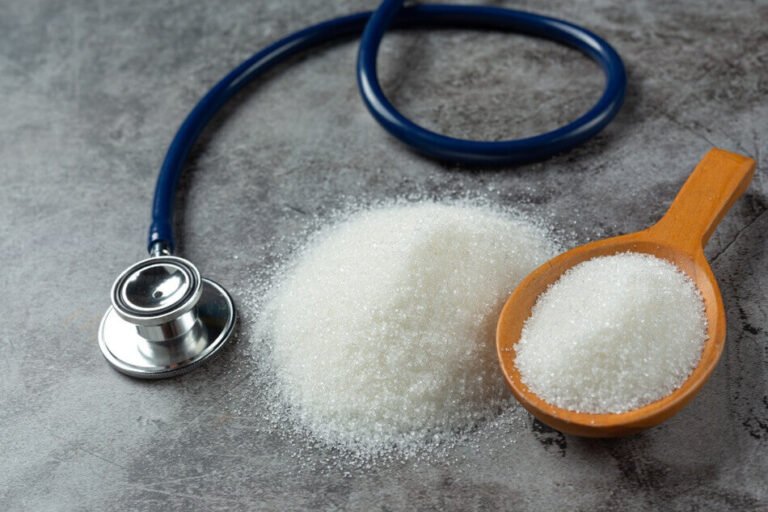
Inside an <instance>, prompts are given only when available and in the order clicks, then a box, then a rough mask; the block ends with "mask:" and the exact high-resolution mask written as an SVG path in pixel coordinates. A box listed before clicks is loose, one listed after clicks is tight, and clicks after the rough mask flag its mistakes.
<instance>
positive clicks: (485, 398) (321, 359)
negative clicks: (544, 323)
mask: <svg viewBox="0 0 768 512" xmlns="http://www.w3.org/2000/svg"><path fill="white" fill-rule="evenodd" d="M556 250H557V248H556V246H555V245H554V244H553V243H552V242H551V241H550V240H549V239H548V236H547V233H546V232H545V231H544V230H542V229H541V228H538V227H536V226H535V225H534V224H532V223H531V222H529V221H526V220H524V219H521V218H520V217H516V216H513V215H510V214H509V213H504V212H501V211H498V210H495V209H492V208H489V207H479V206H469V205H455V204H454V205H446V204H436V203H431V202H430V203H423V202H422V203H416V204H407V205H402V204H401V205H395V206H390V207H380V208H376V209H372V210H367V211H362V212H358V213H357V214H355V215H353V216H352V217H350V218H348V219H347V220H346V221H343V222H341V223H340V224H337V225H335V226H332V227H330V228H327V229H325V230H323V231H321V232H320V233H319V235H318V236H317V237H315V239H314V241H313V242H311V243H310V244H309V246H308V247H307V248H306V249H305V250H304V251H303V252H302V253H301V254H300V256H299V258H298V259H297V261H296V262H295V263H294V264H293V265H292V266H290V267H289V270H288V271H287V272H286V273H285V276H284V278H283V281H282V282H281V283H280V284H279V285H278V287H277V289H276V291H275V294H274V296H273V298H272V299H271V300H270V303H269V304H268V308H267V314H268V316H269V318H270V325H271V327H270V330H271V333H270V337H271V341H272V345H273V348H272V354H273V356H272V357H273V359H274V361H273V363H274V366H275V373H276V377H277V380H278V385H279V388H280V390H281V394H282V395H283V397H284V399H285V400H287V401H288V402H289V403H290V404H291V406H292V407H291V409H292V410H293V411H294V414H295V415H296V416H298V419H299V420H300V421H301V423H302V424H303V425H305V427H306V428H308V429H309V430H310V431H311V432H312V433H313V435H314V436H315V437H316V438H319V439H321V440H323V441H324V442H329V443H335V444H339V445H341V446H344V447H347V448H348V447H352V448H353V449H354V450H359V451H363V452H365V451H367V452H376V451H379V450H382V449H385V450H386V449H390V448H391V447H393V446H401V445H407V444H409V443H414V442H421V440H423V439H425V437H428V438H429V439H440V438H441V436H449V435H450V433H451V432H454V431H457V430H461V429H465V428H468V427H471V426H472V425H473V424H475V423H476V422H477V421H480V420H482V419H483V418H488V417H490V416H492V415H494V414H497V413H498V409H499V407H500V406H501V405H502V404H504V403H507V400H508V396H509V395H508V392H507V390H506V387H505V385H504V383H503V380H502V378H501V372H500V371H499V369H498V363H497V361H496V355H495V345H494V332H495V326H496V321H497V317H498V313H499V311H500V309H501V306H502V305H503V303H504V301H505V299H506V298H507V296H508V295H509V293H510V292H511V291H512V290H513V288H514V287H515V285H516V284H517V283H518V282H519V281H520V280H521V279H522V278H523V277H524V276H525V275H526V274H528V273H529V272H530V271H531V270H533V269H534V268H535V267H536V266H538V265H539V264H541V263H542V262H544V261H545V260H547V259H549V258H550V257H551V256H552V255H553V254H554V253H555V252H556Z"/></svg>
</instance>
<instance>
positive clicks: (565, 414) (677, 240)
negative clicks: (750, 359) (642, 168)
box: [496, 148, 755, 437]
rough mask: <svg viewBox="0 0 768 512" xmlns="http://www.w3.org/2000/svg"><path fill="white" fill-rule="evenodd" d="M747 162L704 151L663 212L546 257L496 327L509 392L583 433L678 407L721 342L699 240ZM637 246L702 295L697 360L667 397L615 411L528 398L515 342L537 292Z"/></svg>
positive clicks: (595, 433)
mask: <svg viewBox="0 0 768 512" xmlns="http://www.w3.org/2000/svg"><path fill="white" fill-rule="evenodd" d="M754 170H755V162H754V160H752V159H750V158H747V157H744V156H741V155H738V154H736V153H731V152H729V151H725V150H722V149H717V148H714V149H712V150H710V151H709V152H708V153H707V154H706V155H705V156H704V158H703V159H702V160H701V162H699V164H698V165H697V166H696V169H695V170H694V171H693V173H692V174H691V175H690V177H689V178H688V180H687V181H686V182H685V184H684V185H683V187H682V189H681V190H680V192H679V193H678V195H677V197H676V198H675V200H674V202H673V203H672V205H671V206H670V208H669V210H668V212H667V213H666V214H665V215H664V217H662V219H661V220H660V221H659V222H657V223H656V224H655V225H653V226H651V227H650V228H648V229H645V230H643V231H639V232H636V233H631V234H628V235H623V236H618V237H615V238H608V239H605V240H599V241H596V242H592V243H589V244H586V245H583V246H580V247H577V248H575V249H572V250H570V251H568V252H566V253H563V254H561V255H559V256H557V257H555V258H553V259H552V260H550V261H548V262H546V263H545V264H543V265H542V266H540V267H539V268H537V269H536V270H534V271H533V272H532V273H531V274H530V275H529V276H528V277H526V278H525V279H524V280H523V281H522V282H521V283H520V285H519V286H518V287H517V288H516V289H515V291H514V292H513V293H512V295H511V296H510V298H509V299H508V300H507V303H506V304H505V306H504V308H503V310H502V312H501V316H500V317H499V323H498V326H497V331H496V345H497V351H498V356H499V361H500V363H501V368H502V371H503V372H504V376H505V378H506V381H507V383H508V385H509V387H510V388H511V390H512V393H513V394H514V395H515V397H516V398H517V399H518V400H519V401H520V403H521V404H522V405H523V406H524V407H525V408H526V409H527V410H528V411H529V412H531V414H533V415H534V416H536V417H537V418H538V419H539V420H541V421H542V422H544V423H546V424H547V425H549V426H551V427H553V428H555V429H557V430H560V431H562V432H565V433H568V434H573V435H578V436H588V437H615V436H623V435H629V434H633V433H636V432H639V431H641V430H643V429H646V428H649V427H652V426H654V425H658V424H659V423H661V422H662V421H664V420H666V419H668V418H669V417H671V416H672V415H674V414H675V413H677V412H678V411H680V409H682V408H683V406H685V404H687V403H688V402H689V401H690V400H691V399H692V398H693V397H694V396H695V395H696V393H697V392H698V391H699V390H700V389H701V386H702V385H703V384H704V382H705V381H706V380H707V378H708V377H709V375H710V374H711V373H712V370H713V369H714V367H715V365H716V364H717V361H718V359H719V358H720V354H721V353H722V350H723V344H724V342H725V311H724V308H723V301H722V297H721V295H720V290H719V288H718V286H717V281H716V280H715V277H714V275H713V274H712V270H711V268H710V267H709V263H708V262H707V259H706V257H705V256H704V245H705V244H706V243H707V241H708V240H709V238H710V236H711V235H712V233H713V232H714V230H715V228H716V227H717V224H718V223H719V222H720V221H721V220H722V218H723V216H724V215H725V213H726V212H727V211H728V210H729V209H730V207H731V206H732V205H733V203H734V202H735V201H736V199H738V198H739V196H741V194H743V193H744V191H745V190H746V189H747V187H748V186H749V183H750V181H751V179H752V176H753V174H754ZM627 251H631V252H641V253H647V254H652V255H654V256H657V257H659V258H663V259H665V260H668V261H670V262H672V263H674V264H675V265H677V266H678V268H680V269H681V270H682V271H683V272H685V273H686V274H687V275H688V276H690V277H691V279H692V280H693V281H694V283H695V284H696V286H697V287H698V288H699V290H700V291H701V295H702V297H703V298H704V305H705V312H706V317H707V323H708V325H707V336H708V337H707V341H706V342H705V345H704V349H703V351H702V356H701V359H700V361H699V364H698V365H697V366H696V368H695V369H694V371H693V373H692V374H691V375H690V377H689V378H688V379H687V380H686V381H685V382H684V383H683V385H682V386H681V387H680V388H678V389H677V390H675V391H674V392H672V393H671V394H670V395H667V396H666V397H664V398H662V399H660V400H657V401H656V402H653V403H651V404H648V405H646V406H644V407H641V408H638V409H634V410H631V411H628V412H626V413H622V414H588V413H579V412H573V411H568V410H565V409H561V408H559V407H555V406H554V405H552V404H549V403H547V402H545V401H544V400H542V399H541V398H539V397H538V396H536V394H534V393H533V392H532V391H531V390H530V389H528V387H527V386H526V385H525V384H524V383H523V382H522V380H521V378H520V374H519V372H518V370H517V367H516V366H515V344H516V343H517V342H518V340H519V339H520V333H521V332H522V329H523V325H524V323H525V321H526V320H527V319H528V318H529V317H530V316H531V309H532V308H533V306H534V304H535V303H536V300H537V299H538V297H539V295H541V294H542V293H543V292H544V291H545V290H546V289H547V287H549V286H550V285H551V284H553V283H554V282H555V281H557V280H558V278H559V277H560V276H561V275H562V274H563V272H565V271H566V270H567V269H569V268H571V267H573V266H574V265H578V264H579V263H581V262H583V261H586V260H588V259H591V258H594V257H597V256H607V255H611V254H616V253H620V252H627Z"/></svg>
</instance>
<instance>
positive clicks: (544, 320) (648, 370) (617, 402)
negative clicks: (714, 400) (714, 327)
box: [516, 253, 706, 413]
mask: <svg viewBox="0 0 768 512" xmlns="http://www.w3.org/2000/svg"><path fill="white" fill-rule="evenodd" d="M705 340H706V319H705V316H704V304H703V302H702V299H701V296H700V294H699V291H698V289H697V288H696V286H695V285H694V284H693V282H692V281H691V280H690V278H689V277H688V276H686V275H685V274H683V273H682V272H681V271H680V270H679V269H678V268H677V267H675V266H674V265H673V264H671V263H668V262H667V261H664V260H661V259H659V258H655V257H653V256H649V255H644V254H638V253H622V254H617V255H613V256H605V257H599V258H594V259H591V260H588V261H585V262H583V263H581V264H579V265H576V266H574V267H573V268H571V269H570V270H568V271H567V272H566V273H565V274H564V275H563V276H562V277H561V278H560V279H559V280H558V281H557V282H555V283H554V284H553V285H552V286H551V287H550V288H549V289H548V290H547V291H546V292H544V293H543V294H542V295H541V297H539V299H538V301H537V303H536V305H535V306H534V308H533V311H532V315H531V317H530V318H529V319H528V320H527V321H526V323H525V326H524V327H523V332H522V336H521V338H520V341H519V342H518V345H517V346H516V352H517V355H516V366H517V368H518V369H519V371H520V376H521V378H522V380H523V382H524V383H525V384H526V385H527V386H528V387H529V388H530V389H531V391H533V392H534V393H536V394H537V395H538V396H540V397H541V398H543V399H544V400H546V401H547V402H549V403H551V404H553V405H556V406H559V407H562V408H565V409H569V410H573V411H579V412H590V413H620V412H625V411H628V410H631V409H635V408H637V407H641V406H643V405H646V404H649V403H651V402H653V401H656V400H658V399H660V398H662V397H664V396H666V395H668V394H669V393H671V392H672V391H674V390H675V389H677V388H678V387H679V386H680V385H681V384H682V383H683V381H685V379H686V378H687V377H688V376H689V375H690V373H691V371H692V370H693V369H694V368H695V366H696V365H697V364H698V361H699V358H700V357H701V351H702V347H703V345H704V341H705Z"/></svg>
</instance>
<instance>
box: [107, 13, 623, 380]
mask: <svg viewBox="0 0 768 512" xmlns="http://www.w3.org/2000/svg"><path fill="white" fill-rule="evenodd" d="M425 26H430V27H434V26H438V27H476V28H491V29H503V30H508V31H512V32H519V33H523V34H529V35H532V36H536V37H541V38H545V39H551V40H553V41H556V42H559V43H562V44H566V45H568V46H572V47H574V48H576V49H578V50H580V51H581V52H583V53H585V54H586V55H587V56H589V57H591V58H592V59H594V60H595V61H596V62H597V63H598V64H599V65H600V66H601V67H602V69H603V72H604V73H605V77H606V83H605V89H604V91H603V94H602V96H601V97H600V99H599V100H598V102H597V103H596V104H595V105H594V106H593V107H592V108H591V109H590V110H589V111H588V112H586V113H585V114H583V115H582V116H580V117H579V118H578V119H576V120H575V121H572V122H570V123H568V124H566V125H564V126H562V127H560V128H557V129H555V130H553V131H550V132H547V133H543V134H540V135H535V136H533V137H527V138H524V139H515V140H505V141H499V142H480V141H473V140H464V139H456V138H452V137H446V136H444V135H440V134H438V133H435V132H432V131H429V130H427V129H425V128H422V127H421V126H418V125H417V124H415V123H413V122H412V121H410V120H408V119H407V118H406V117H405V116H403V115H402V114H401V113H400V112H398V111H397V110H396V109H395V107H394V106H393V105H392V104H391V103H390V102H389V100H388V99H387V98H386V96H385V95H384V92H383V91H382V89H381V85H380V84H379V80H378V76H377V73H376V58H377V54H378V50H379V45H380V44H381V40H382V37H383V36H384V33H385V32H386V30H387V29H388V28H390V27H394V28H411V27H425ZM360 32H362V37H361V40H360V48H359V53H358V59H357V81H358V87H359V90H360V94H361V95H362V98H363V101H364V102H365V105H366V106H367V107H368V110H369V111H370V112H371V114H373V117H374V118H375V119H376V121H378V123H379V124H381V125H382V126H383V127H384V129H386V130H387V131H388V132H389V133H390V134H392V135H394V136H395V137H397V138H398V139H400V140H401V141H402V142H404V143H405V144H407V145H409V146H411V147H412V148H413V149H415V150H416V151H418V152H420V153H423V154H425V155H427V156H430V157H433V158H436V159H439V160H443V161H447V162H454V163H464V164H470V165H501V164H514V163H520V162H525V161H532V160H540V159H543V158H546V157H548V156H551V155H553V154H555V153H559V152H562V151H565V150H567V149H570V148H572V147H574V146H576V145H578V144H581V143H582V142H584V141H586V140H587V139H589V138H590V137H592V136H594V135H595V134H597V133H598V132H599V131H600V130H602V129H603V128H604V127H605V126H606V125H607V124H608V123H609V122H610V121H611V120H612V119H613V117H614V116H615V115H616V113H617V112H618V111H619V108H620V107H621V104H622V102H623V99H624V90H625V87H626V74H625V71H624V65H623V63H622V61H621V58H620V57H619V55H618V53H616V51H615V50H614V49H613V48H612V47H611V46H610V45H609V44H608V43H607V42H606V41H604V40H603V39H601V38H600V37H598V36H597V35H595V34H593V33H592V32H590V31H588V30H586V29H584V28H582V27H579V26H577V25H574V24H572V23H568V22H566V21H562V20H558V19H555V18H549V17H546V16H540V15H537V14H531V13H527V12H522V11H515V10H511V9H505V8H500V7H485V6H467V5H437V4H435V5H411V6H407V7H404V6H403V0H384V1H383V2H382V3H381V5H379V7H378V8H377V9H376V10H375V11H372V12H362V13H358V14H352V15H350V16H343V17H340V18H335V19H332V20H328V21H324V22H322V23H319V24H317V25H313V26H310V27H307V28H305V29H303V30H300V31H298V32H295V33H293V34H291V35H289V36H287V37H284V38H283V39H280V40H279V41H277V42H275V43H272V44H271V45H269V46H267V47H266V48H264V49H263V50H261V51H259V52H257V53H256V54H254V55H253V56H252V57H250V58H249V59H247V60H246V61H245V62H243V63H241V64H240V65H239V66H237V67H236V68H235V69H233V70H232V71H230V72H229V74H227V75H226V76H225V77H224V78H223V79H221V81H219V83H217V84H216V85H215V86H214V87H213V88H212V89H211V90H210V91H208V93H207V94H206V95H205V96H203V98H202V99H201V100H200V101H199V102H198V104H197V105H196V106H195V108H194V109H193V110H192V112H190V113H189V115H188V116H187V118H186V119H185V120H184V122H183V123H182V125H181V127H180V128H179V131H178V132H177V133H176V136H175V137H174V138H173V141H172V142H171V145H170V147H169V148H168V152H167V154H166V156H165V160H164V161H163V165H162V168H161V169H160V175H159V176H158V178H157V185H156V187H155V196H154V200H153V203H152V224H151V226H150V229H149V242H148V245H149V247H148V249H149V255H150V257H149V258H148V259H145V260H143V261H140V262H138V263H136V264H134V265H132V266H130V267H129V268H128V269H126V270H125V271H124V272H123V273H121V274H120V275H119V276H118V278H117V280H116V281H115V283H114V284H113V286H112V291H111V302H112V305H111V307H110V308H109V309H108V310H107V312H106V314H105V315H104V318H103V319H102V321H101V325H100V327H99V346H100V347H101V351H102V353H103V354H104V356H105V357H106V359H107V361H109V363H110V364H111V365H112V366H113V367H114V368H115V369H117V370H118V371H120V372H122V373H125V374H127V375H130V376H133V377H139V378H146V379H156V378H164V377H171V376H174V375H179V374H181V373H185V372H187V371H190V370H192V369H194V368H196V367H197V366H199V365H200V364H202V363H203V362H205V361H207V360H209V359H210V358H211V357H213V356H214V355H215V354H216V353H217V352H219V351H220V349H221V348H222V347H223V346H224V345H225V344H226V342H227V341H228V340H229V339H230V338H231V337H232V334H233V331H234V326H235V321H236V312H235V306H234V302H233V301H232V298H231V297H230V295H229V293H227V291H226V290H225V289H224V288H223V287H222V286H221V285H219V284H217V283H215V282H214V281H211V280H209V279H204V278H202V277H201V276H200V272H199V271H198V270H197V268H196V267H195V266H194V265H193V264H192V263H190V262H189V261H187V260H185V259H183V258H179V257H177V256H172V253H173V247H174V243H173V225H172V224H173V210H174V201H175V196H176V189H177V184H178V182H179V177H180V176H181V173H182V171H183V170H184V164H185V161H186V159H187V156H188V155H189V152H190V149H191V148H192V145H193V144H194V143H195V141H196V140H197V138H198V136H199V135H200V132H201V131H202V130H203V128H204V127H205V126H206V124H207V123H208V122H209V121H210V120H211V118H212V117H213V116H214V114H216V112H217V111H218V110H219V109H220V108H221V107H222V105H224V103H226V101H227V100H229V98H231V97H232V96H234V95H235V94H236V93H237V92H238V91H240V90H241V89H242V88H243V87H245V86H246V85H247V84H248V83H250V82H251V81H252V80H254V79H255V78H257V77H259V76H261V75H262V74H264V73H265V72H266V71H268V70H269V69H271V68H273V67H274V66H276V65H278V64H280V63H281V62H283V61H285V60H286V59H288V58H290V57H292V56H294V55H296V54H298V53H300V52H303V51H305V50H307V49H309V48H312V47H315V46H317V45H320V44H323V43H326V42H329V41H332V40H336V39H343V38H347V37H350V36H353V35H357V34H358V33H360Z"/></svg>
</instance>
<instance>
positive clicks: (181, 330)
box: [99, 256, 236, 379]
mask: <svg viewBox="0 0 768 512" xmlns="http://www.w3.org/2000/svg"><path fill="white" fill-rule="evenodd" d="M111 299H112V306H111V307H110V308H109V309H108V310H107V312H106V314H105V315H104V318H103V319H102V320H101V325H100V326H99V346H100V347H101V352H102V353H103V354H104V357H105V358H106V359H107V361H108V362H109V364H111V365H112V366H113V367H114V368H115V369H116V370H118V371H119V372H122V373H125V374H126V375H130V376H132V377H138V378H142V379H161V378H166V377H173V376H175V375H180V374H182V373H186V372H188V371H190V370H193V369H195V368H196V367H198V366H199V365H200V364H202V363H203V362H205V361H207V360H208V359H210V358H211V357H212V356H213V355H214V354H216V353H217V352H218V351H219V349H221V347H222V346H224V344H225V343H226V342H227V340H228V339H229V338H230V337H231V335H232V332H233V329H234V326H235V317H236V315H235V307H234V303H233V302H232V298H231V297H230V296H229V294H228V293H227V292H226V290H224V288H222V287H221V286H220V285H218V284H217V283H215V282H213V281H210V280H208V279H202V278H201V277H200V272H198V270H197V268H195V266H194V265H192V263H190V262H189V261H187V260H185V259H183V258H179V257H176V256H157V257H153V258H149V259H146V260H143V261H140V262H138V263H136V264H134V265H132V266H130V267H129V268H128V269H126V270H125V271H124V272H123V273H122V274H120V275H119V276H118V278H117V280H115V284H113V285H112V295H111Z"/></svg>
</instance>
